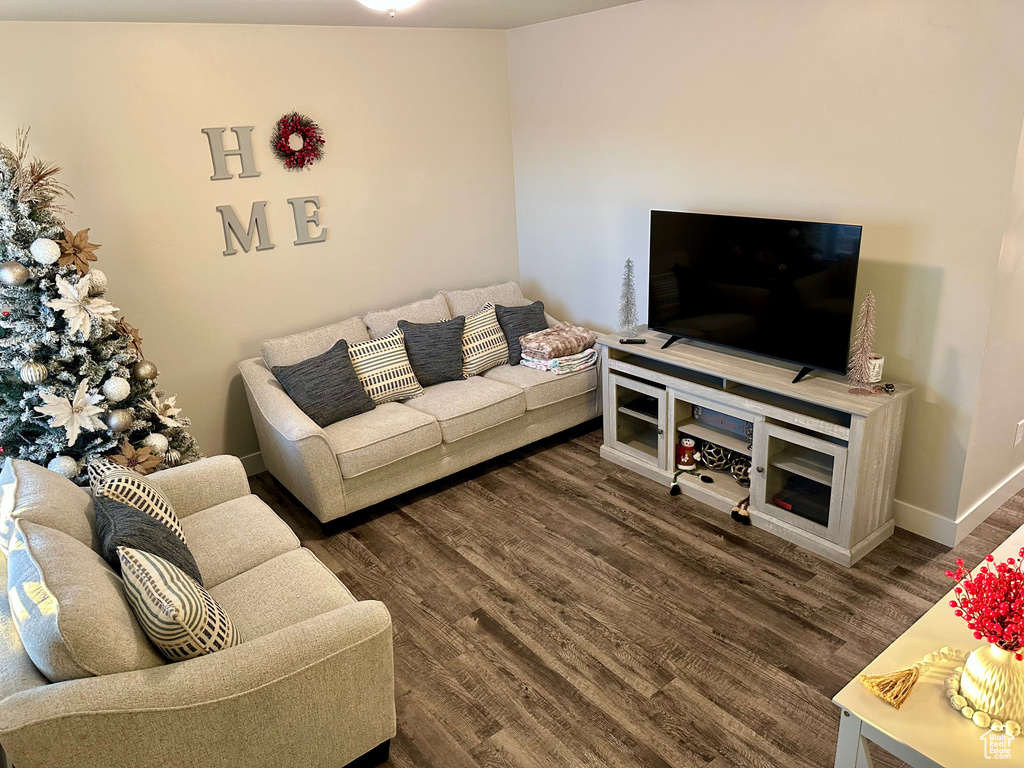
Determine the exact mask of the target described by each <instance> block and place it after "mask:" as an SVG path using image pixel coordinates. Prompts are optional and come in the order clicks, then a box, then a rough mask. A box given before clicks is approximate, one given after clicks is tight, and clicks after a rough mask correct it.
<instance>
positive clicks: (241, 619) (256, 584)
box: [210, 548, 356, 642]
mask: <svg viewBox="0 0 1024 768" xmlns="http://www.w3.org/2000/svg"><path fill="white" fill-rule="evenodd" d="M210 594H211V595H213V596H214V598H216V600H217V602H218V603H220V605H221V607H222V608H223V609H224V610H225V611H227V613H228V615H229V616H231V617H232V620H233V621H234V623H235V627H236V628H237V629H238V631H239V632H240V633H241V635H242V636H243V637H244V638H245V640H246V642H249V641H251V640H254V639H256V638H257V637H262V636H263V635H268V634H270V633H271V632H276V631H277V630H279V629H284V628H285V627H289V626H291V625H292V624H298V623H299V622H300V621H305V620H306V619H311V618H313V617H314V616H319V615H320V614H321V613H327V612H328V611H333V610H334V609H335V608H342V607H344V606H346V605H352V604H353V603H355V602H356V600H355V598H354V597H352V593H351V592H349V591H348V589H346V588H345V585H344V584H342V583H341V582H340V581H339V580H338V577H337V576H335V575H334V574H333V573H331V571H330V570H329V569H328V568H327V566H325V565H324V564H323V563H321V562H320V561H319V560H317V559H316V557H315V556H314V555H313V553H312V552H310V551H309V550H308V549H304V548H300V549H293V550H292V551H291V552H285V553H284V554H283V555H278V556H277V557H275V558H274V559H273V560H268V561H267V562H265V563H264V564H263V565H258V566H256V567H255V568H253V569H252V570H249V571H246V572H245V573H242V574H239V575H238V576H235V578H233V579H228V580H227V581H225V582H224V583H223V584H218V585H217V586H216V587H214V588H213V589H211V590H210Z"/></svg>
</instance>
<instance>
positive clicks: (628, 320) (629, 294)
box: [619, 259, 639, 338]
mask: <svg viewBox="0 0 1024 768" xmlns="http://www.w3.org/2000/svg"><path fill="white" fill-rule="evenodd" d="M638 322H639V320H638V318H637V313H636V278H635V276H634V274H633V260H632V259H626V264H625V266H624V267H623V269H622V295H621V298H620V299H619V333H621V334H622V335H623V336H625V337H627V338H633V337H634V336H636V325H637V323H638Z"/></svg>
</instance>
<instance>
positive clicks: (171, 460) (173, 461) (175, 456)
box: [164, 448, 181, 467]
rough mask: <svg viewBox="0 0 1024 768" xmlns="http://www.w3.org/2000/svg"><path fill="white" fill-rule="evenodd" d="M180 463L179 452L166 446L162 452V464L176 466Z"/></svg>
mask: <svg viewBox="0 0 1024 768" xmlns="http://www.w3.org/2000/svg"><path fill="white" fill-rule="evenodd" d="M180 463H181V454H180V453H179V452H178V451H176V450H175V449H174V448H168V449H167V453H165V454H164V464H166V465H167V466H168V467H176V466H178V465H179V464H180Z"/></svg>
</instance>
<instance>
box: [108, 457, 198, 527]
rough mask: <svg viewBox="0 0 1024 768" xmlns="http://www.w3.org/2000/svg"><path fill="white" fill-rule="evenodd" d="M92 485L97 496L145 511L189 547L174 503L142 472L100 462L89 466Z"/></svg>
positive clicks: (111, 463) (110, 462) (109, 461)
mask: <svg viewBox="0 0 1024 768" xmlns="http://www.w3.org/2000/svg"><path fill="white" fill-rule="evenodd" d="M89 484H90V485H91V486H92V495H93V496H96V497H103V498H105V499H112V500H113V501H119V502H121V503H122V504H127V505H129V506H131V507H135V508H136V509H138V510H140V511H142V512H145V513H146V514H147V515H149V516H150V517H152V518H153V519H154V520H156V521H157V522H159V523H162V524H163V525H166V526H167V527H168V528H169V529H170V531H171V532H172V533H173V534H174V535H175V536H177V537H178V538H179V539H181V541H182V543H183V544H185V545H187V544H188V540H187V539H186V538H185V532H184V531H183V530H182V528H181V522H180V521H179V520H178V516H177V515H176V514H174V509H173V508H172V507H171V503H170V502H169V501H167V499H166V498H165V497H164V495H163V494H162V493H160V491H158V490H157V489H156V487H155V486H154V485H153V484H152V483H150V482H149V481H147V480H146V478H144V477H143V476H142V475H140V474H139V473H138V472H135V471H134V470H131V469H128V468H127V467H123V466H121V465H120V464H115V463H114V462H113V461H111V460H110V459H96V460H94V461H91V462H90V463H89Z"/></svg>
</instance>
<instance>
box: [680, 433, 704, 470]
mask: <svg viewBox="0 0 1024 768" xmlns="http://www.w3.org/2000/svg"><path fill="white" fill-rule="evenodd" d="M698 461H700V451H698V450H697V443H696V442H695V441H694V440H693V438H692V437H684V438H683V439H682V440H680V441H679V445H677V446H676V469H679V470H681V471H683V472H695V471H696V470H697V462H698Z"/></svg>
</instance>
